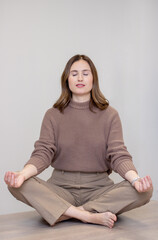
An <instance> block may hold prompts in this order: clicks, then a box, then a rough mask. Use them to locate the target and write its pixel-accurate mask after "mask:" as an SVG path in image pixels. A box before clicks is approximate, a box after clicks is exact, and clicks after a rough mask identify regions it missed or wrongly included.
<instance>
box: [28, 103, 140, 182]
mask: <svg viewBox="0 0 158 240" xmlns="http://www.w3.org/2000/svg"><path fill="white" fill-rule="evenodd" d="M94 111H95V112H96V113H93V112H91V111H90V109H89V101H86V102H81V103H79V102H75V101H73V100H72V99H71V101H70V103H69V105H68V106H67V107H66V108H65V109H64V113H60V111H59V110H58V109H57V108H53V107H52V108H50V109H48V110H47V111H46V113H45V116H44V118H43V122H42V126H41V132H40V137H39V139H38V140H37V141H36V142H35V145H34V147H35V148H34V150H33V152H32V154H31V157H30V159H29V161H28V162H27V163H26V164H33V165H34V166H36V168H37V170H38V174H39V173H40V172H42V171H43V170H44V169H46V168H47V167H48V166H50V165H51V166H52V167H54V168H55V169H59V170H65V171H80V172H104V171H108V170H109V169H112V170H114V171H115V172H117V173H119V174H120V175H121V176H122V177H123V178H124V177H125V173H126V172H127V171H129V170H134V171H136V169H135V167H134V165H133V162H132V156H131V155H130V154H129V152H128V151H127V147H126V146H125V145H124V140H123V133H122V125H121V121H120V117H119V114H118V112H117V111H116V110H115V109H114V108H113V107H111V106H108V108H107V109H105V110H100V109H99V108H97V107H94ZM136 172H137V171H136Z"/></svg>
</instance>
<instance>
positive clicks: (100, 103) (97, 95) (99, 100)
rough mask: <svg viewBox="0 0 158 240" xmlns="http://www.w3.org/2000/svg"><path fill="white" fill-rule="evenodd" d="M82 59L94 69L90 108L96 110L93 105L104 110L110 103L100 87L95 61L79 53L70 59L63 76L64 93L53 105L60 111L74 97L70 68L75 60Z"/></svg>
mask: <svg viewBox="0 0 158 240" xmlns="http://www.w3.org/2000/svg"><path fill="white" fill-rule="evenodd" d="M81 59H83V60H85V61H86V62H87V63H88V64H89V66H90V68H91V71H92V75H93V87H92V90H91V99H90V105H89V109H90V110H91V111H92V112H94V111H93V109H92V107H93V106H96V107H98V108H99V109H100V110H104V109H106V108H107V107H108V105H109V101H108V100H107V99H106V98H105V97H104V95H103V94H102V93H101V91H100V89H99V82H98V74H97V70H96V67H95V66H94V63H93V62H92V60H91V59H90V58H89V57H87V56H85V55H79V54H78V55H75V56H73V57H72V58H70V59H69V61H68V62H67V64H66V66H65V69H64V71H63V73H62V76H61V87H62V93H61V95H60V97H59V99H58V100H57V101H56V103H54V105H53V107H54V108H58V109H59V110H60V112H63V110H64V109H65V108H66V107H67V105H68V104H69V102H70V100H71V98H72V92H71V90H70V89H69V86H68V77H69V73H70V68H71V66H72V64H73V63H74V62H76V61H79V60H81Z"/></svg>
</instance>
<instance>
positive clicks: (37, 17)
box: [0, 0, 158, 214]
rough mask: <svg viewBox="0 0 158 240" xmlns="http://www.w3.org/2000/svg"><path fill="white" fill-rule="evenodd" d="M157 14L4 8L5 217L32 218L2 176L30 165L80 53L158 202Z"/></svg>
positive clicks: (77, 4) (95, 7)
mask: <svg viewBox="0 0 158 240" xmlns="http://www.w3.org/2000/svg"><path fill="white" fill-rule="evenodd" d="M157 10H158V1H156V0H155V1H154V0H78V1H77V0H76V1H75V0H66V1H64V0H14V1H12V0H0V48H1V49H0V66H1V69H0V83H1V84H0V98H1V99H0V108H1V117H0V121H1V122H0V128H1V129H0V133H1V135H0V141H1V142H0V146H1V147H0V155H1V160H0V184H1V186H0V195H1V204H0V214H7V213H12V212H18V211H25V210H31V208H29V207H27V206H25V205H24V204H23V203H21V202H18V201H17V200H16V199H14V198H13V197H12V195H11V194H10V193H9V192H8V190H7V188H6V185H5V184H4V181H3V176H4V173H5V172H6V171H8V170H13V171H16V170H20V169H21V168H22V167H23V165H24V164H25V162H26V161H27V160H28V159H29V157H30V155H31V152H32V151H33V145H34V142H35V141H36V140H37V139H38V137H39V132H40V126H41V121H42V118H43V116H44V113H45V111H46V110H47V109H48V108H50V107H51V106H52V105H53V103H54V102H55V101H56V100H57V99H58V97H59V96H60V92H61V87H60V76H61V73H62V71H63V68H64V67H65V64H66V62H67V61H68V59H69V58H70V57H72V56H73V55H75V54H77V53H80V54H86V55H88V56H89V57H90V58H91V59H92V60H93V61H94V63H95V65H96V67H97V69H98V73H99V79H100V88H101V91H102V92H103V94H104V95H105V96H106V97H107V98H108V99H109V101H110V104H111V105H112V106H113V107H115V108H116V109H117V110H118V111H119V113H120V117H121V120H122V125H123V130H124V139H125V144H126V146H127V149H128V150H129V152H130V153H131V154H132V156H133V161H134V164H135V166H136V167H137V169H138V170H139V174H140V176H144V175H147V174H149V175H151V177H152V179H153V182H154V190H155V191H154V195H153V199H157V200H158V179H157V174H156V173H157V169H158V163H157V159H156V158H157V151H156V150H157V147H158V146H157V141H156V140H157V139H156V137H157V133H158V128H157V122H158V112H157V109H158V108H157V107H158V106H157V102H156V101H157V96H156V91H157V88H156V87H157V86H156V84H157V82H156V80H157V76H158V70H157V68H156V65H157V62H158V61H157V56H158V51H157V50H158V49H157V42H158V33H157V26H156V25H157V22H158V17H157ZM51 171H52V169H51V168H49V169H47V170H46V171H45V172H43V173H42V174H41V177H43V178H44V179H47V178H48V177H49V176H50V174H51ZM113 177H114V179H115V180H116V181H118V179H120V178H118V177H117V176H116V175H114V176H113Z"/></svg>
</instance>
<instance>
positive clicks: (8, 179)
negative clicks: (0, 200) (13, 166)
mask: <svg viewBox="0 0 158 240" xmlns="http://www.w3.org/2000/svg"><path fill="white" fill-rule="evenodd" d="M7 181H8V183H9V184H10V181H11V172H8V177H7Z"/></svg>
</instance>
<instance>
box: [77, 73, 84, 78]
mask: <svg viewBox="0 0 158 240" xmlns="http://www.w3.org/2000/svg"><path fill="white" fill-rule="evenodd" d="M78 80H83V74H82V72H79V73H78Z"/></svg>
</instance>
